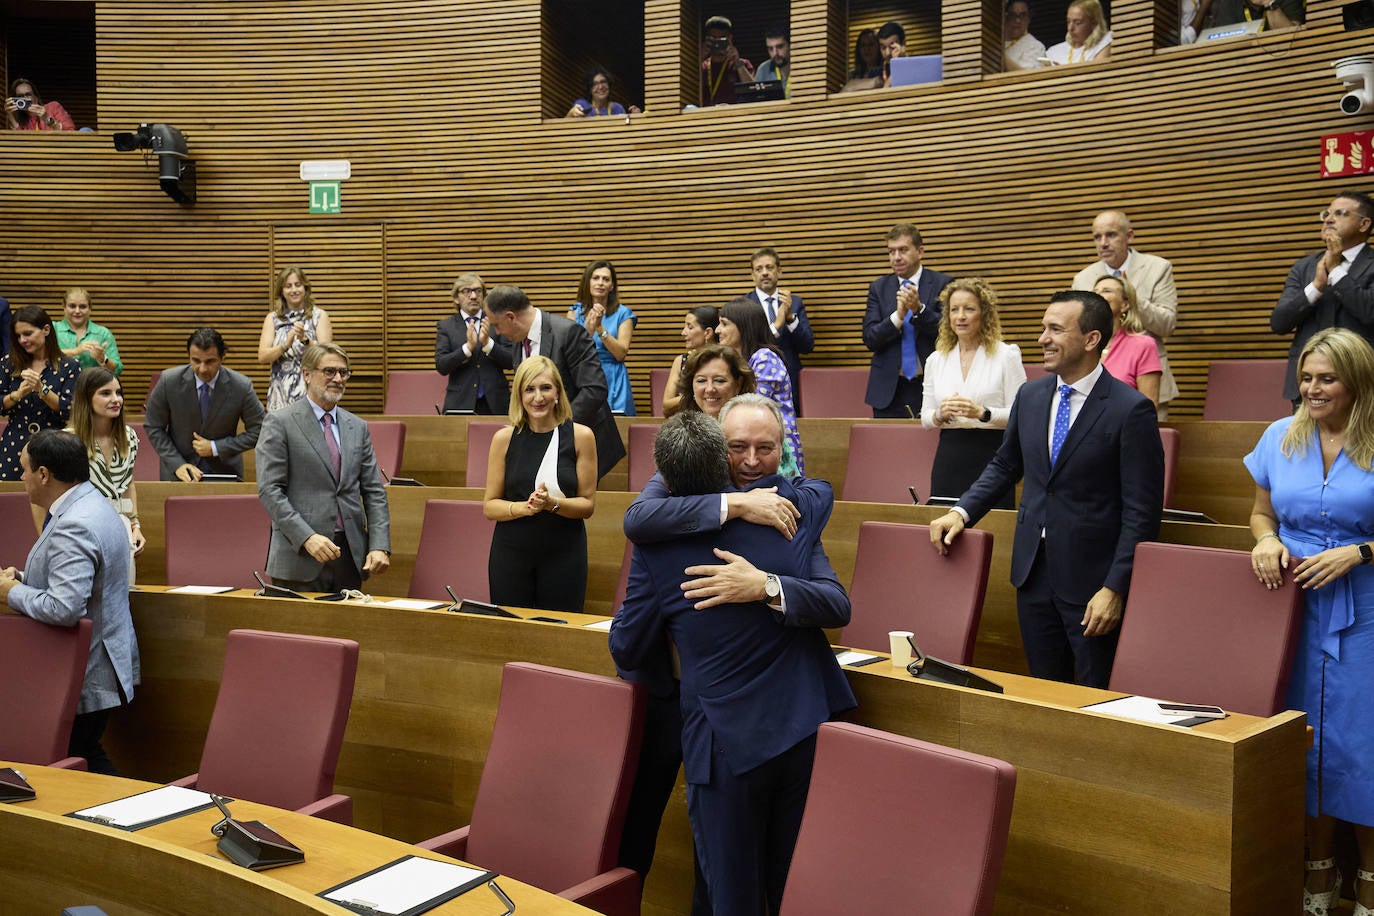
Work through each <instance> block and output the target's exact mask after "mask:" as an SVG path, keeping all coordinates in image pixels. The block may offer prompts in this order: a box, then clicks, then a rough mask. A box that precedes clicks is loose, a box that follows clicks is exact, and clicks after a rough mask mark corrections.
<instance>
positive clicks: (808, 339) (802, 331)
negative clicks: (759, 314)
mask: <svg viewBox="0 0 1374 916" xmlns="http://www.w3.org/2000/svg"><path fill="white" fill-rule="evenodd" d="M747 295H748V297H749V298H750V299H753V300H754V301H755V302H757V303H758V304H759V308H763V302H762V300H760V299H759V291H758V289H757V288H755V289H751V290H750V291H749V292H748V293H747ZM792 317H793V318H795V319H796V320H797V327H796V329H795V330H793V329H790V328H788V327H787V325H783V327H782V330H781V331H778V333H777V336H776V337H774V338H773V342H774V343H775V344H777V347H778V352H779V353H781V354H782V361H783V362H784V363H786V364H787V377H788V378H790V379H791V380H792V396H793V398H797V397H798V392H800V391H801V355H802V354H803V353H810V352H811V351H812V350H814V349H816V335H815V334H813V333H811V322H810V320H808V319H807V317H806V306H805V305H804V304H803V303H802V297H801V296H798V295H795V294H794V295H793V296H792Z"/></svg>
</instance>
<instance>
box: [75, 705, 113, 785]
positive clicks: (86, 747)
mask: <svg viewBox="0 0 1374 916" xmlns="http://www.w3.org/2000/svg"><path fill="white" fill-rule="evenodd" d="M109 718H110V711H109V710H108V709H98V710H96V711H95V712H83V713H79V714H78V715H77V716H76V718H75V719H73V720H72V737H71V740H70V741H68V742H67V756H68V757H85V758H86V768H87V769H88V770H89V771H90V772H92V773H104V774H105V775H107V776H118V775H119V770H118V769H116V768H115V765H114V761H112V760H110V758H109V757H108V756H107V755H106V754H105V749H104V748H103V747H101V746H100V737H101V736H102V735H104V734H105V723H106V722H107V721H108V720H109Z"/></svg>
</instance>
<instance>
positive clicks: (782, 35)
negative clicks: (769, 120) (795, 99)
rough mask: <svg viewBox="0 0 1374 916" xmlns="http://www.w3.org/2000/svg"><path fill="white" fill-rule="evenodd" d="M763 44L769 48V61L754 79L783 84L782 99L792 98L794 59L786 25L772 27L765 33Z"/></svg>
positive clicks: (760, 65) (762, 66)
mask: <svg viewBox="0 0 1374 916" xmlns="http://www.w3.org/2000/svg"><path fill="white" fill-rule="evenodd" d="M763 43H764V45H765V46H766V47H767V48H768V59H767V60H766V61H764V62H763V63H761V64H759V69H758V71H757V72H756V73H755V74H754V78H755V79H757V80H760V81H763V80H767V81H769V82H780V83H782V97H783V98H785V99H790V98H791V97H792V58H791V47H792V43H791V38H790V37H789V36H788V28H787V26H785V25H770V26H769V27H768V30H767V31H765V32H764V33H763Z"/></svg>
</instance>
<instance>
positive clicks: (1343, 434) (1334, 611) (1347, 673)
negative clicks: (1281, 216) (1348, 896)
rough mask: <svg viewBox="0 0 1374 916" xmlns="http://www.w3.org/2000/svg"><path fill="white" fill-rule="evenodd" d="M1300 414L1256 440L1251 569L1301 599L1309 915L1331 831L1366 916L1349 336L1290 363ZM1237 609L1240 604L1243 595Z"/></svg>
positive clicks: (1367, 439)
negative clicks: (1308, 730)
mask: <svg viewBox="0 0 1374 916" xmlns="http://www.w3.org/2000/svg"><path fill="white" fill-rule="evenodd" d="M1298 387H1299V391H1300V393H1301V395H1302V403H1301V404H1300V405H1299V407H1298V410H1297V412H1296V413H1295V414H1294V415H1293V416H1292V417H1286V418H1284V419H1282V420H1279V421H1277V422H1276V423H1274V424H1272V425H1271V426H1270V427H1269V428H1268V429H1266V430H1265V431H1264V435H1263V436H1262V437H1261V438H1260V441H1259V444H1258V445H1256V446H1255V450H1254V451H1253V452H1251V453H1250V454H1249V455H1246V456H1245V466H1246V468H1247V469H1249V471H1250V474H1251V476H1252V477H1254V479H1255V485H1256V489H1255V506H1254V509H1253V511H1252V514H1251V516H1250V530H1251V532H1252V533H1253V534H1254V535H1255V537H1256V538H1257V541H1256V543H1255V547H1254V549H1253V550H1252V551H1251V565H1252V567H1253V568H1254V571H1255V575H1256V576H1257V577H1258V578H1259V580H1260V582H1262V583H1264V584H1265V585H1266V586H1267V587H1269V588H1292V587H1293V584H1292V583H1290V582H1289V581H1287V580H1289V579H1291V580H1292V582H1295V583H1296V584H1297V585H1298V586H1300V587H1301V588H1303V589H1304V590H1305V595H1306V601H1305V611H1304V614H1303V621H1302V635H1301V640H1300V643H1299V646H1298V652H1297V656H1296V658H1295V659H1294V661H1293V670H1292V674H1291V679H1290V680H1289V684H1288V699H1287V703H1288V707H1289V708H1290V709H1300V710H1302V711H1303V712H1305V713H1307V721H1308V724H1310V725H1311V726H1312V728H1313V731H1314V735H1313V744H1312V749H1311V750H1310V751H1309V752H1308V755H1307V863H1306V870H1307V881H1306V886H1305V887H1304V890H1303V902H1304V912H1305V913H1312V914H1323V913H1327V912H1330V911H1333V910H1334V908H1335V905H1336V901H1337V899H1338V898H1339V896H1340V887H1341V878H1340V873H1339V871H1338V870H1337V869H1336V861H1335V859H1334V858H1333V856H1332V833H1333V829H1334V826H1335V822H1336V821H1337V820H1342V821H1348V822H1350V823H1351V824H1353V825H1354V826H1355V838H1356V841H1357V843H1358V845H1359V854H1360V856H1359V858H1360V864H1359V871H1358V878H1359V880H1358V881H1357V882H1356V885H1355V889H1356V903H1355V909H1354V911H1353V914H1352V916H1369V914H1370V913H1371V912H1374V716H1371V715H1370V714H1369V710H1368V706H1367V704H1368V703H1369V695H1370V688H1371V686H1374V565H1370V561H1371V560H1374V543H1371V542H1374V349H1371V348H1370V346H1369V344H1368V343H1366V342H1365V340H1364V338H1362V337H1361V336H1360V335H1358V334H1356V333H1354V332H1353V331H1348V330H1343V329H1336V328H1331V329H1328V330H1325V331H1320V332H1318V333H1317V334H1315V335H1314V336H1313V337H1312V339H1311V340H1310V341H1308V343H1307V345H1306V346H1305V347H1303V351H1302V355H1301V357H1300V358H1299V360H1298ZM1238 600H1241V599H1239V598H1238Z"/></svg>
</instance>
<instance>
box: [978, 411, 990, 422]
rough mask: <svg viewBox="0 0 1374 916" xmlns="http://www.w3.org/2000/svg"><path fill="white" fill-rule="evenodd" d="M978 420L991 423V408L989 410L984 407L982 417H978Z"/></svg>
mask: <svg viewBox="0 0 1374 916" xmlns="http://www.w3.org/2000/svg"><path fill="white" fill-rule="evenodd" d="M978 419H980V420H982V421H983V422H984V423H991V422H992V408H991V407H984V408H983V415H982V416H981V417H979V418H978Z"/></svg>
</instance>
